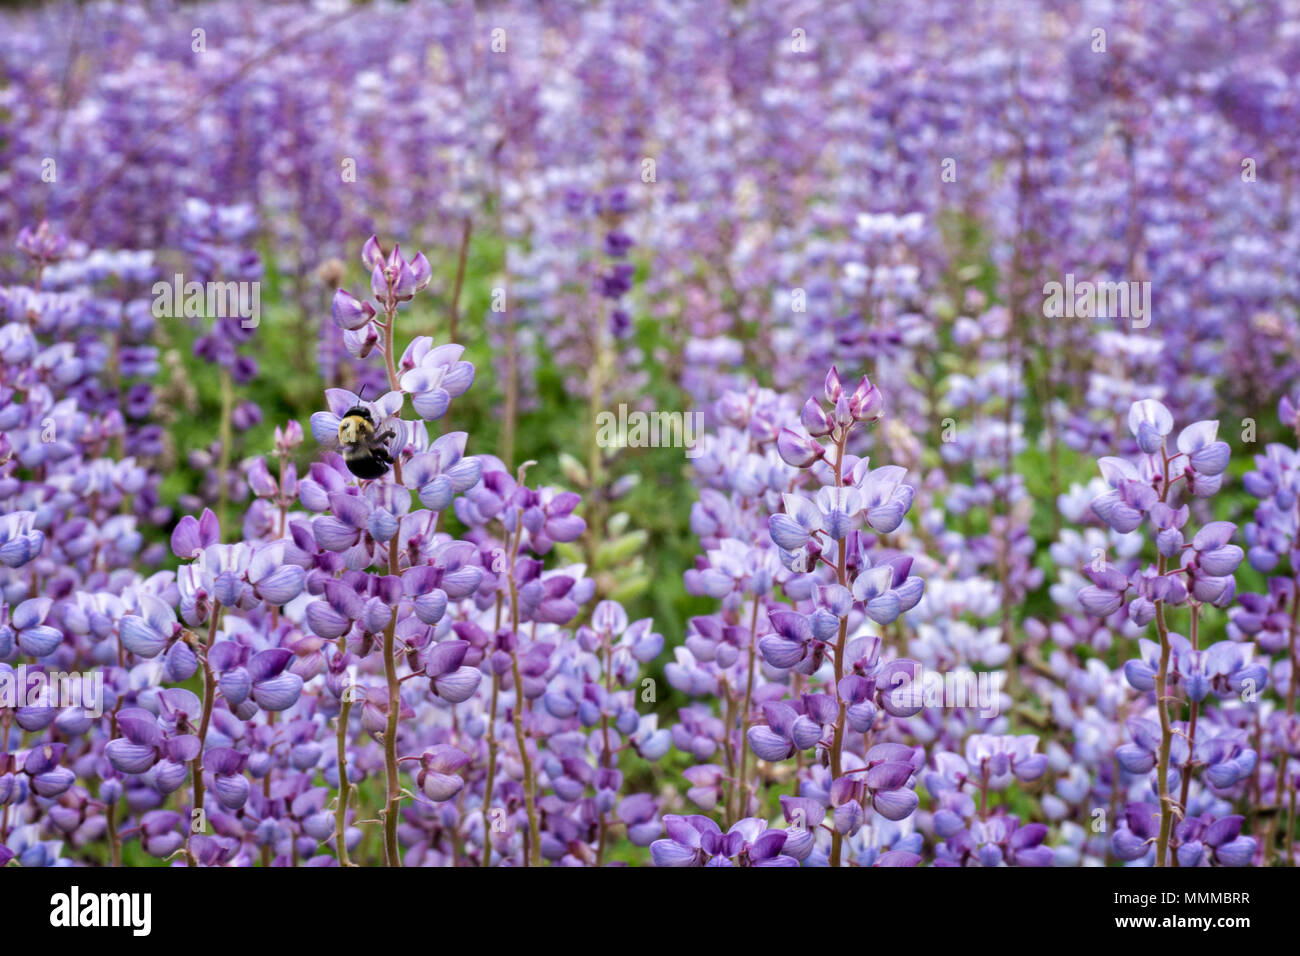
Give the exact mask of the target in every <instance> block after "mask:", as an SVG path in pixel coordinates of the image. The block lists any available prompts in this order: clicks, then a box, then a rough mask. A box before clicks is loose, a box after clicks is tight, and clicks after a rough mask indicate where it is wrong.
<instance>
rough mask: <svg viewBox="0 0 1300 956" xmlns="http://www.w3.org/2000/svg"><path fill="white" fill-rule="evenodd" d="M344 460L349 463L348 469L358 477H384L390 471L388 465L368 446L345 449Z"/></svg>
mask: <svg viewBox="0 0 1300 956" xmlns="http://www.w3.org/2000/svg"><path fill="white" fill-rule="evenodd" d="M343 460H344V461H345V462H346V463H347V466H348V471H350V472H352V474H354V475H356V476H357V477H358V478H382V477H384V475H386V474H387V473H388V465H387V464H386V463H384V462H383V461H380V460H379V458H377V457H376V456H375V455H374V454H373V453H372V452H371V451H370V450H369V449H367V448H356V449H353V448H348V449H345V450H344V452H343Z"/></svg>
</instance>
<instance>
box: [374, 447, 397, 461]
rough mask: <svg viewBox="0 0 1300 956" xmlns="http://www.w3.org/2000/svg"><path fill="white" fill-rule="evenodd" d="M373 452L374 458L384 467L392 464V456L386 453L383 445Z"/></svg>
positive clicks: (386, 450)
mask: <svg viewBox="0 0 1300 956" xmlns="http://www.w3.org/2000/svg"><path fill="white" fill-rule="evenodd" d="M373 450H374V454H375V457H376V458H377V459H379V460H380V461H382V462H383V463H384V464H386V465H391V464H393V456H392V455H390V454H389V453H388V449H387V448H385V447H384V446H383V445H379V446H377V447H376V448H374V449H373Z"/></svg>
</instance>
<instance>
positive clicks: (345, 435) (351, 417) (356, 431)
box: [339, 405, 394, 478]
mask: <svg viewBox="0 0 1300 956" xmlns="http://www.w3.org/2000/svg"><path fill="white" fill-rule="evenodd" d="M393 437H394V433H393V432H392V431H391V430H386V431H384V432H382V433H380V434H376V433H375V417H374V415H372V414H371V413H370V409H369V408H367V407H366V406H365V405H354V406H353V407H352V408H349V409H348V410H347V414H345V415H344V416H343V417H342V418H340V419H339V444H340V445H342V446H343V461H344V462H346V463H347V466H348V471H350V472H352V474H354V475H356V476H357V477H358V478H382V477H383V476H384V475H386V474H388V469H389V468H391V467H392V466H393V456H392V455H390V454H389V452H388V442H389V441H391V440H392V438H393Z"/></svg>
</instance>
